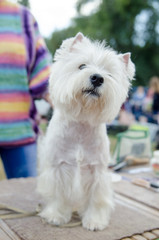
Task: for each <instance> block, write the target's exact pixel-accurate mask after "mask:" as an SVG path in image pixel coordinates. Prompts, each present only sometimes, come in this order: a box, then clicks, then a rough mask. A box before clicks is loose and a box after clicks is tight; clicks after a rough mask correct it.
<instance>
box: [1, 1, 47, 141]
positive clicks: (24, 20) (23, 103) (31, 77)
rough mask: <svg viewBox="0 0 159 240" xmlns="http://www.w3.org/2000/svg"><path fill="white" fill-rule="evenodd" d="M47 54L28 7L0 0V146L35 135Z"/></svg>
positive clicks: (45, 72)
mask: <svg viewBox="0 0 159 240" xmlns="http://www.w3.org/2000/svg"><path fill="white" fill-rule="evenodd" d="M49 73H50V56H49V54H48V51H47V49H46V46H45V43H44V41H43V39H42V37H41V36H40V34H39V31H38V26H37V22H36V21H35V19H34V18H33V16H32V15H31V13H30V12H29V11H28V9H26V8H24V7H22V6H20V5H16V4H13V3H11V2H8V1H6V0H0V146H16V145H22V144H28V143H31V142H34V141H35V139H36V133H35V131H34V130H35V129H36V125H35V118H36V109H35V105H34V103H33V99H34V98H39V97H42V96H43V94H44V93H45V92H46V91H47V82H48V76H49Z"/></svg>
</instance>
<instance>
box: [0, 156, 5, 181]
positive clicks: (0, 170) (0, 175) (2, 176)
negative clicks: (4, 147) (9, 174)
mask: <svg viewBox="0 0 159 240" xmlns="http://www.w3.org/2000/svg"><path fill="white" fill-rule="evenodd" d="M5 178H6V176H5V172H4V168H3V164H2V161H1V159H0V180H3V179H5Z"/></svg>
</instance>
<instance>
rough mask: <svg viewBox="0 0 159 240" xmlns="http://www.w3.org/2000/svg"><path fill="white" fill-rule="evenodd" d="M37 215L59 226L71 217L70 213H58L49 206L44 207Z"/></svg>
mask: <svg viewBox="0 0 159 240" xmlns="http://www.w3.org/2000/svg"><path fill="white" fill-rule="evenodd" d="M39 216H40V217H42V218H44V219H45V220H46V221H47V222H48V223H50V224H53V225H56V226H60V225H63V224H66V223H68V222H69V221H70V219H71V213H66V212H65V213H63V214H62V213H59V212H58V211H57V210H55V209H51V208H50V207H46V208H45V209H44V210H43V211H42V212H41V213H39Z"/></svg>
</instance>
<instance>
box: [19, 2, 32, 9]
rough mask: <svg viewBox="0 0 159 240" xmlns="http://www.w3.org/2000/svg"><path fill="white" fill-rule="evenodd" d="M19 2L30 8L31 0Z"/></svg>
mask: <svg viewBox="0 0 159 240" xmlns="http://www.w3.org/2000/svg"><path fill="white" fill-rule="evenodd" d="M18 3H20V4H21V5H24V6H25V7H28V8H30V3H29V0H18Z"/></svg>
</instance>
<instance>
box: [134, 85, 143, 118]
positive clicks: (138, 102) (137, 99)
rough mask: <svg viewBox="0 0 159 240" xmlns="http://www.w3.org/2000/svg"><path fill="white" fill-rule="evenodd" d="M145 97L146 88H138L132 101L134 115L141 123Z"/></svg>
mask: <svg viewBox="0 0 159 240" xmlns="http://www.w3.org/2000/svg"><path fill="white" fill-rule="evenodd" d="M145 96H146V95H145V89H144V87H142V86H138V87H137V89H136V91H135V92H134V94H133V95H132V98H131V100H130V104H131V108H132V113H133V115H134V117H135V119H136V120H137V121H139V120H140V117H141V116H142V115H143V103H144V99H145Z"/></svg>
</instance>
